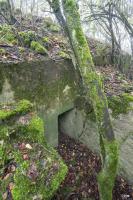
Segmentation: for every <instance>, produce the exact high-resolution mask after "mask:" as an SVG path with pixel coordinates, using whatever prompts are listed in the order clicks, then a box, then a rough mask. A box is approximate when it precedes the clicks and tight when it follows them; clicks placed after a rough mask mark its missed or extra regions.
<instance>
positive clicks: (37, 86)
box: [0, 58, 77, 146]
mask: <svg viewBox="0 0 133 200" xmlns="http://www.w3.org/2000/svg"><path fill="white" fill-rule="evenodd" d="M76 95H77V89H76V76H75V73H74V68H73V65H72V62H71V61H70V60H65V59H64V60H61V61H58V62H56V61H52V60H51V59H48V58H46V59H44V60H41V61H36V62H29V63H28V62H25V63H18V64H2V63H1V64H0V102H3V103H8V102H15V101H17V100H21V99H28V100H29V101H31V102H32V103H33V104H34V108H35V110H36V111H37V113H38V115H39V116H40V117H41V118H42V119H43V120H44V121H45V136H46V140H47V142H48V143H50V144H51V145H53V146H57V145H58V116H59V115H60V114H61V113H63V112H65V111H67V110H69V109H71V108H73V107H74V103H73V102H74V99H75V98H76Z"/></svg>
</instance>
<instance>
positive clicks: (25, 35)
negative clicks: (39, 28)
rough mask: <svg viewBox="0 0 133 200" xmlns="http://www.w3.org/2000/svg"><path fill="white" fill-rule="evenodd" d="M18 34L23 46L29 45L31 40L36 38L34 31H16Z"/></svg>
mask: <svg viewBox="0 0 133 200" xmlns="http://www.w3.org/2000/svg"><path fill="white" fill-rule="evenodd" d="M18 35H19V36H20V38H21V40H22V41H23V43H24V46H26V47H30V45H31V42H32V41H33V40H35V39H36V34H35V32H34V31H27V32H25V31H23V32H18Z"/></svg>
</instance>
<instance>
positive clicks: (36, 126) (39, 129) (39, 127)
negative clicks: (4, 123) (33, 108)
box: [27, 116, 45, 144]
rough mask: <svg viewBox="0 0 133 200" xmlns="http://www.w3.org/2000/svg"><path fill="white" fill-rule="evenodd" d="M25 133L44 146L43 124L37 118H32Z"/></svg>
mask: <svg viewBox="0 0 133 200" xmlns="http://www.w3.org/2000/svg"><path fill="white" fill-rule="evenodd" d="M27 132H28V133H29V134H30V135H31V139H32V140H34V141H38V142H39V143H40V144H44V142H45V140H44V123H43V121H42V120H41V119H40V118H39V117H36V116H35V117H33V118H32V120H31V121H30V124H29V125H28V127H27Z"/></svg>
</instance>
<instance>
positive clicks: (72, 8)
mask: <svg viewBox="0 0 133 200" xmlns="http://www.w3.org/2000/svg"><path fill="white" fill-rule="evenodd" d="M52 5H54V6H52V7H53V9H54V8H56V9H55V10H54V12H55V13H56V12H57V8H61V6H60V0H52ZM62 5H63V11H64V15H65V20H66V21H65V30H67V31H68V33H67V35H68V37H69V41H70V44H71V47H72V49H73V52H74V55H75V59H76V62H77V65H78V67H79V70H80V73H81V76H82V80H83V85H84V87H85V88H86V89H87V93H86V95H87V99H88V101H89V100H91V103H92V105H93V109H94V112H95V116H96V120H97V125H98V130H99V135H100V146H101V155H102V161H103V162H102V164H103V165H102V170H101V172H100V173H99V175H98V185H99V192H100V198H101V200H112V189H113V186H114V181H115V177H116V171H117V164H118V145H117V142H116V140H115V137H114V132H113V128H112V124H111V120H110V115H109V112H108V103H107V99H106V96H105V94H104V91H103V85H102V82H101V79H100V77H99V76H98V74H97V73H96V71H95V68H94V64H93V61H92V57H91V54H90V50H89V47H88V43H87V40H86V38H85V36H84V33H83V31H82V27H81V22H80V15H79V12H78V9H77V4H76V1H75V0H62ZM60 10H61V9H60ZM60 12H61V11H60ZM56 14H57V13H56ZM57 19H58V17H57ZM63 22H64V19H63ZM60 23H61V22H60ZM66 27H67V29H66ZM94 145H95V144H94Z"/></svg>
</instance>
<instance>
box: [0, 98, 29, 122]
mask: <svg viewBox="0 0 133 200" xmlns="http://www.w3.org/2000/svg"><path fill="white" fill-rule="evenodd" d="M31 108H32V104H31V103H30V102H29V101H28V100H21V101H20V102H19V103H18V104H17V105H16V108H15V109H12V108H11V109H8V110H5V109H2V110H0V120H7V119H10V118H11V117H13V116H15V115H20V114H25V113H27V112H29V111H30V110H31Z"/></svg>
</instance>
